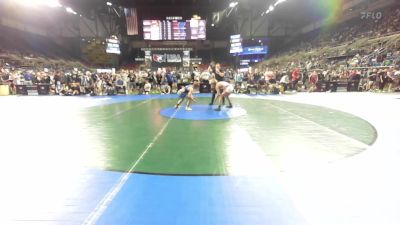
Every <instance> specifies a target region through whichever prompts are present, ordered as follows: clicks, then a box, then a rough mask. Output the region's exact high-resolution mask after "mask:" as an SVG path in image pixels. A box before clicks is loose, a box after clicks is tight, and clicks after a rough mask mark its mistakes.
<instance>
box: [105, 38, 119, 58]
mask: <svg viewBox="0 0 400 225" xmlns="http://www.w3.org/2000/svg"><path fill="white" fill-rule="evenodd" d="M106 41H107V48H106V52H107V53H109V54H117V55H119V54H121V50H120V48H119V40H117V39H107V40H106Z"/></svg>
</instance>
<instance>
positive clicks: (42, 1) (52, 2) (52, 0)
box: [14, 0, 62, 8]
mask: <svg viewBox="0 0 400 225" xmlns="http://www.w3.org/2000/svg"><path fill="white" fill-rule="evenodd" d="M14 1H15V2H16V3H18V4H20V5H24V6H48V7H52V8H55V7H62V5H61V4H60V2H59V1H58V0H14Z"/></svg>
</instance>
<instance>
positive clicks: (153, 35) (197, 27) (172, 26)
mask: <svg viewBox="0 0 400 225" xmlns="http://www.w3.org/2000/svg"><path fill="white" fill-rule="evenodd" d="M143 36H144V39H145V40H153V41H160V40H173V41H175V40H205V39H206V21H205V20H197V19H192V20H186V21H182V20H143Z"/></svg>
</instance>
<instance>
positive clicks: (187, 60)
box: [183, 51, 190, 67]
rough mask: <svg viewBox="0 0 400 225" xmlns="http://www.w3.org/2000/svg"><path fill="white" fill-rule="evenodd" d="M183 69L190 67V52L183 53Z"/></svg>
mask: <svg viewBox="0 0 400 225" xmlns="http://www.w3.org/2000/svg"><path fill="white" fill-rule="evenodd" d="M183 67H190V51H183Z"/></svg>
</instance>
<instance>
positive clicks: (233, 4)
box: [229, 2, 239, 8]
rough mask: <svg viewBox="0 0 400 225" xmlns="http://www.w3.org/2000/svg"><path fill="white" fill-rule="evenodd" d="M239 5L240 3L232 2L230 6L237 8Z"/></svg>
mask: <svg viewBox="0 0 400 225" xmlns="http://www.w3.org/2000/svg"><path fill="white" fill-rule="evenodd" d="M238 4H239V2H231V3H230V4H229V7H231V8H234V7H235V6H237V5H238Z"/></svg>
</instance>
